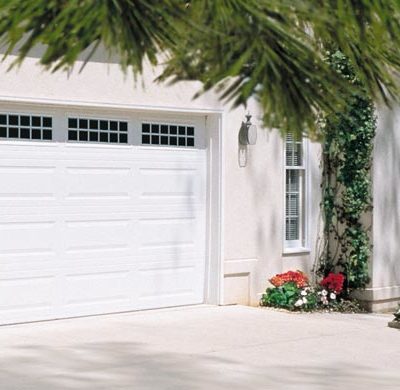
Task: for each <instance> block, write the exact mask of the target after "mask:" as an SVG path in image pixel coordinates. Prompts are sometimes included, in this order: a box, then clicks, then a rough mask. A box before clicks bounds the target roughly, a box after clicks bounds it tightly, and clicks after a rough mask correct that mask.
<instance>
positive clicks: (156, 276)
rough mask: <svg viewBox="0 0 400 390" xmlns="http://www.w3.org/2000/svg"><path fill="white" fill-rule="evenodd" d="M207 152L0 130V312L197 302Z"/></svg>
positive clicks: (1, 319)
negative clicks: (18, 137) (17, 135)
mask: <svg viewBox="0 0 400 390" xmlns="http://www.w3.org/2000/svg"><path fill="white" fill-rule="evenodd" d="M64 119H65V115H64V114H62V115H61V114H60V118H58V121H59V123H61V121H62V120H64ZM129 129H130V130H129V131H130V132H131V131H132V129H131V127H129ZM60 131H61V130H60ZM202 134H203V133H202V130H201V129H200V128H196V136H198V137H200V138H201V137H202V136H203V135H202ZM131 136H132V134H131V133H129V137H128V140H129V142H131V141H132V139H133V138H132V137H131ZM200 138H199V142H197V141H196V145H201V144H202V141H201V139H200ZM54 139H57V140H61V139H65V137H64V136H63V135H62V134H59V133H57V134H55V137H54ZM137 139H139V137H138V138H137ZM206 158H207V152H206V150H200V149H195V148H192V149H190V150H189V149H186V148H179V147H168V148H165V147H162V146H159V147H152V146H150V147H147V146H136V145H132V144H128V145H117V144H91V143H89V142H86V143H85V142H82V143H79V142H50V141H49V142H33V141H32V142H20V143H19V142H17V141H10V142H9V143H7V142H0V180H1V182H2V183H3V186H2V187H1V188H0V297H5V298H4V299H5V300H6V301H5V300H4V299H3V298H2V299H1V300H0V323H13V322H21V321H30V320H40V319H51V318H65V317H71V316H80V315H88V314H100V313H112V312H119V311H128V310H135V309H146V308H155V307H165V306H174V305H184V304H193V303H201V302H202V301H203V296H204V294H203V291H204V275H205V257H206V249H205V248H206V233H205V232H206V187H207V184H206V182H207V178H206ZM3 302H4V305H3ZM1 305H3V306H1Z"/></svg>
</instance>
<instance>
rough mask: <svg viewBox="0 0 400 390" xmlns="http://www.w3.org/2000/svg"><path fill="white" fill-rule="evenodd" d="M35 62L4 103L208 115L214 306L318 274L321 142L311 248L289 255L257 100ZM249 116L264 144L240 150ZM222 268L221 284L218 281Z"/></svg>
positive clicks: (280, 193)
mask: <svg viewBox="0 0 400 390" xmlns="http://www.w3.org/2000/svg"><path fill="white" fill-rule="evenodd" d="M36 63H37V59H36V58H28V59H27V60H26V61H25V62H24V63H23V65H22V66H21V67H20V68H18V69H14V70H12V71H10V72H8V73H6V69H7V67H8V64H7V62H6V63H3V64H2V65H1V68H0V69H2V72H1V74H0V85H1V87H0V101H2V102H3V104H6V103H7V104H13V103H15V104H17V103H18V104H22V103H29V104H35V103H36V104H58V105H60V106H61V105H68V104H72V105H77V106H86V107H92V106H96V105H101V106H104V107H109V108H110V109H113V108H115V109H120V110H130V109H137V110H141V109H151V110H154V111H157V110H161V111H163V112H184V113H185V112H186V113H191V112H195V113H196V115H204V116H208V117H209V121H208V126H209V127H210V128H209V131H210V132H211V133H213V132H216V131H220V132H221V139H220V140H219V141H218V142H220V143H221V147H215V146H213V148H212V149H213V150H212V151H211V153H212V154H213V155H216V154H218V153H221V155H220V157H221V159H222V160H221V167H218V169H221V172H222V177H221V180H222V182H221V183H222V184H221V187H222V188H221V194H222V195H221V207H222V209H221V213H220V216H219V222H220V223H221V241H220V247H221V259H220V267H219V268H218V266H217V267H210V272H211V273H212V274H213V277H212V278H211V279H213V284H215V286H216V287H215V288H219V290H220V291H219V293H215V294H214V293H209V294H208V296H213V297H214V298H212V299H211V298H210V299H209V301H211V302H212V303H222V304H235V303H243V304H251V305H257V304H258V301H259V298H260V294H261V293H262V292H263V290H264V289H265V287H266V284H267V282H266V281H267V279H268V278H269V277H271V276H272V275H273V274H275V273H278V272H282V271H285V270H288V269H302V270H305V271H308V270H310V269H311V268H312V265H313V263H314V259H315V255H316V248H317V245H318V242H317V238H318V232H319V228H320V224H319V202H320V197H319V193H320V189H319V184H320V168H319V165H320V163H319V154H320V148H319V145H318V144H314V143H311V142H310V143H309V146H308V174H309V177H308V180H307V213H308V223H307V226H308V234H307V237H308V242H307V245H306V248H304V250H302V251H301V252H299V253H286V254H285V253H284V250H283V223H284V161H283V142H282V139H281V137H280V135H279V133H278V131H276V130H273V131H269V130H266V129H262V126H261V123H260V117H261V113H260V111H259V109H258V108H257V104H256V103H255V102H251V103H250V104H249V107H248V108H247V109H245V108H237V109H234V110H230V108H229V105H224V104H223V103H221V102H220V101H219V100H218V98H217V96H216V95H214V94H212V93H207V94H205V95H202V96H200V97H199V98H198V99H196V100H193V99H192V97H193V95H194V93H195V92H197V91H198V90H199V89H200V84H199V83H179V84H176V85H173V86H166V85H158V84H155V83H153V80H154V78H155V77H156V76H157V69H156V70H154V69H150V68H146V70H145V72H144V75H143V76H142V77H139V78H138V80H137V81H136V82H135V81H134V80H133V78H132V76H131V75H130V74H127V75H124V74H123V73H122V72H121V70H120V68H119V66H118V65H117V64H111V63H109V64H107V63H104V62H102V61H98V62H90V63H88V64H87V65H86V67H85V68H84V69H83V71H82V72H78V70H79V64H77V66H76V71H73V72H70V73H69V74H67V73H65V72H59V73H55V74H50V73H48V72H46V71H44V70H43V69H42V68H41V67H39V66H38V65H37V64H36ZM0 104H1V103H0ZM247 110H248V111H250V113H251V114H252V115H253V123H255V124H256V125H258V128H259V131H258V141H257V144H256V145H253V146H248V147H239V143H238V132H239V129H240V125H241V122H242V121H243V120H244V119H245V118H244V115H245V114H246V112H247ZM217 127H219V129H217ZM213 134H214V133H213ZM215 161H217V160H215ZM393 169H394V168H393ZM214 223H216V222H215V220H214ZM217 223H218V222H217ZM214 229H215V225H213V226H212V230H213V231H212V233H211V234H212V235H214V234H217V231H214ZM217 230H218V229H217ZM209 253H211V256H212V257H213V258H214V257H216V256H217V254H216V253H215V251H213V250H210V252H209ZM218 269H219V271H220V280H218V281H216V280H215V279H216V278H215V273H216V272H217V271H218ZM374 272H375V271H374ZM376 272H378V271H376ZM379 272H380V271H379ZM396 272H397V271H396Z"/></svg>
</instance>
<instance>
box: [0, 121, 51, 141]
mask: <svg viewBox="0 0 400 390" xmlns="http://www.w3.org/2000/svg"><path fill="white" fill-rule="evenodd" d="M52 127H53V119H52V118H51V117H49V116H39V115H27V114H24V115H19V114H0V138H10V139H23V140H30V139H33V140H39V141H51V140H52V139H53V129H52Z"/></svg>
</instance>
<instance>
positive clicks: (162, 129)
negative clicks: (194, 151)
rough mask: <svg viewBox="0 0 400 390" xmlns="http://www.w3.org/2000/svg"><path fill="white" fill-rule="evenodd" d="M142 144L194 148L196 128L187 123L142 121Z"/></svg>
mask: <svg viewBox="0 0 400 390" xmlns="http://www.w3.org/2000/svg"><path fill="white" fill-rule="evenodd" d="M142 145H161V146H178V147H186V148H187V147H189V148H193V147H194V145H195V129H194V127H193V126H186V125H177V124H165V123H142Z"/></svg>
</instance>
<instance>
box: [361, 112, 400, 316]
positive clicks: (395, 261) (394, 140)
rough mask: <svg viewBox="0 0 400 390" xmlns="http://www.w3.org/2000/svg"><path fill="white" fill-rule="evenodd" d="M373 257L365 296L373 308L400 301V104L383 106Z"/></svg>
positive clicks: (375, 169)
mask: <svg viewBox="0 0 400 390" xmlns="http://www.w3.org/2000/svg"><path fill="white" fill-rule="evenodd" d="M373 161H374V162H373V197H374V212H373V234H372V235H373V258H372V264H371V271H372V272H371V277H372V278H371V283H370V287H369V288H368V289H367V291H366V292H365V294H364V296H365V299H367V300H368V301H370V302H375V303H371V304H370V305H371V307H372V309H377V310H385V309H390V308H393V307H395V306H396V301H400V195H399V180H398V179H399V178H400V108H399V106H398V105H394V106H393V108H392V109H388V108H384V107H381V108H379V110H378V129H377V134H376V139H375V145H374V159H373Z"/></svg>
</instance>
